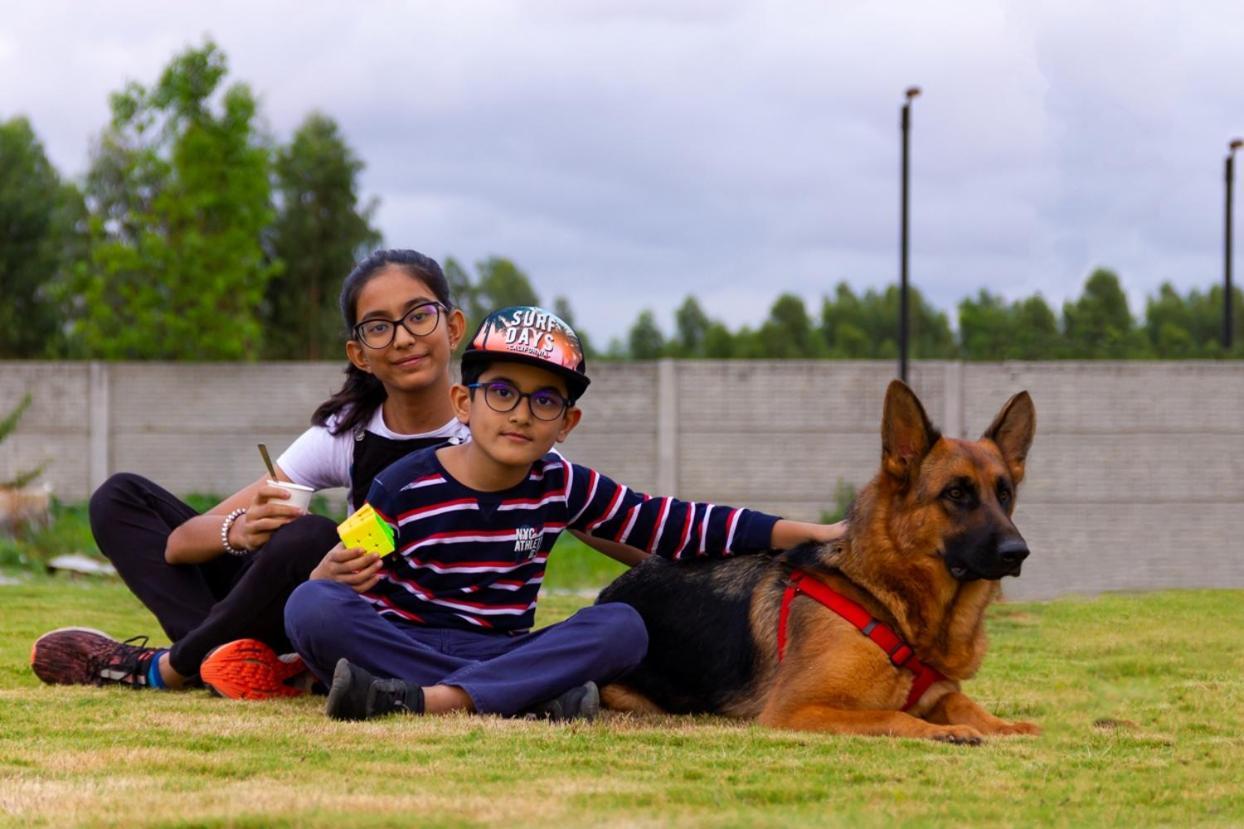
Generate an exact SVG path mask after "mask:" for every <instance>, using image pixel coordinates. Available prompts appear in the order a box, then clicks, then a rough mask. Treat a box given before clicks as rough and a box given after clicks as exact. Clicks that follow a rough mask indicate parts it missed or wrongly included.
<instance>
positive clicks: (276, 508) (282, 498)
mask: <svg viewBox="0 0 1244 829" xmlns="http://www.w3.org/2000/svg"><path fill="white" fill-rule="evenodd" d="M314 493H315V490H313V489H312V488H311V487H307V486H302V485H300V484H294V483H289V482H288V481H273V480H268V481H265V482H264V484H263V486H261V487H260V488H259V490H258V491H257V492H256V493H255V497H254V498H253V499H252V500H251V503H250V505H249V506H248V507H247V508H246V512H245V513H243V514H242V515H240V516H238V519H237V520H236V521H234V522H233V526H232V527H230V528H229V544H230V545H232V546H234V547H237V548H239V549H243V550H257V549H259V548H260V547H262V546H263V545H265V544H267V543H268V539H269V538H271V537H272V534H273V533H274V532H276V531H277V530H279V529H280V528H281V527H284V526H285V525H286V524H288V523H289V522H291V521H293V520H294V519H296V518H301V517H302V516H304V515H306V514H307V507H308V506H310V504H311V496H312V495H313V494H314Z"/></svg>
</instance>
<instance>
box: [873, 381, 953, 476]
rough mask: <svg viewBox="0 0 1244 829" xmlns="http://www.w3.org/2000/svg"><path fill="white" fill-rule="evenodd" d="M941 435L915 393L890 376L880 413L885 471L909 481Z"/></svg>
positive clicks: (883, 467)
mask: <svg viewBox="0 0 1244 829" xmlns="http://www.w3.org/2000/svg"><path fill="white" fill-rule="evenodd" d="M940 437H941V435H939V434H938V433H937V430H936V429H934V428H933V424H931V423H929V416H928V415H926V414H925V413H924V406H921V405H920V401H919V400H918V399H917V398H916V393H915V392H913V391H912V390H911V389H909V388H908V387H907V384H906V383H904V382H903V381H901V380H891V381H890V387H889V388H887V389H886V390H885V410H884V413H883V414H882V416H881V468H882V469H884V470H885V471H886V474H888V475H890V476H891V477H893V478H896V479H898V480H901V481H906V480H907V479H908V478H910V477H911V474H912V472H914V471H915V470H916V468H917V467H919V466H920V461H922V460H924V456H925V455H927V454H929V450H930V449H932V448H933V444H934V443H936V442H937V440H938V438H940Z"/></svg>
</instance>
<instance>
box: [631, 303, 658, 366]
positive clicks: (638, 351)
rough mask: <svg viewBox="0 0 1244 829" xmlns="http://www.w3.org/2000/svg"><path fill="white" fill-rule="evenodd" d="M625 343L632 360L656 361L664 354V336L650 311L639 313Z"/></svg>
mask: <svg viewBox="0 0 1244 829" xmlns="http://www.w3.org/2000/svg"><path fill="white" fill-rule="evenodd" d="M627 343H628V345H629V348H630V357H631V359H632V360H656V359H658V358H659V357H661V356H662V355H663V354H664V353H665V335H664V334H662V333H661V328H660V326H658V325H657V320H656V316H654V315H653V313H652V312H651V311H649V310H647V309H645V310H644V311H641V312H640V314H639V318H638V319H636V320H635V324H634V325H632V326H631V330H630V333H629V334H628V335H627Z"/></svg>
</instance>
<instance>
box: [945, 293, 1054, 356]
mask: <svg viewBox="0 0 1244 829" xmlns="http://www.w3.org/2000/svg"><path fill="white" fill-rule="evenodd" d="M959 343H960V353H961V354H962V355H963V357H964V358H965V359H968V360H1052V359H1055V358H1057V357H1058V356H1060V353H1061V344H1060V336H1059V333H1058V320H1057V319H1056V318H1055V316H1054V312H1053V311H1052V310H1051V309H1050V306H1049V305H1047V304H1046V302H1045V300H1044V299H1042V298H1041V296H1040V295H1039V294H1035V295H1033V296H1031V297H1028V298H1027V299H1024V300H1019V301H1017V302H1013V303H1011V304H1009V305H1008V304H1007V303H1006V301H1005V300H1003V299H1002V297H1000V296H997V295H995V294H991V293H989V292H988V291H986V290H981V292H980V293H979V294H977V296H976V298H975V299H972V298H968V299H965V300H963V301H962V302H960V303H959Z"/></svg>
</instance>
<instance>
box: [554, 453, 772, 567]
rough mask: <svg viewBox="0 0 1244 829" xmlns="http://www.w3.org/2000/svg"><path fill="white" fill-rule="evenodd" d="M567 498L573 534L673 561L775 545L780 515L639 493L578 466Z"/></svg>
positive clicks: (572, 473) (572, 471)
mask: <svg viewBox="0 0 1244 829" xmlns="http://www.w3.org/2000/svg"><path fill="white" fill-rule="evenodd" d="M567 464H568V465H569V467H570V478H571V481H570V487H569V492H568V494H567V499H566V507H567V511H568V515H569V521H568V526H569V527H570V529H573V530H578V531H580V532H585V533H588V534H589V535H594V536H596V537H597V538H606V539H609V540H611V541H617V542H620V543H622V544H629V545H630V546H632V547H637V548H639V549H641V550H646V551H648V552H650V553H656V554H657V555H659V556H662V557H664V558H668V559H687V558H697V557H711V558H723V557H726V556H729V555H732V554H736V553H758V552H762V551H764V550H768V549H770V548H771V547H772V546H773V525H774V524H776V523H777V521H778V517H777V516H776V515H767V514H766V513H763V512H757V511H756V510H749V509H742V508H738V507H727V506H720V505H717V504H703V503H697V502H694V501H680V500H678V499H677V498H670V497H666V496H650V495H646V494H644V493H642V492H637V491H635V490H633V489H630V488H628V487H626V486H624V485H622V484H619V483H617V482H616V481H613V480H611V479H609V478H607V477H605V476H604V475H601V474H600V473H599V472H597V471H596V470H594V469H589V468H587V467H584V466H579V465H577V464H569V462H567Z"/></svg>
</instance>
